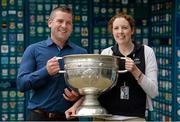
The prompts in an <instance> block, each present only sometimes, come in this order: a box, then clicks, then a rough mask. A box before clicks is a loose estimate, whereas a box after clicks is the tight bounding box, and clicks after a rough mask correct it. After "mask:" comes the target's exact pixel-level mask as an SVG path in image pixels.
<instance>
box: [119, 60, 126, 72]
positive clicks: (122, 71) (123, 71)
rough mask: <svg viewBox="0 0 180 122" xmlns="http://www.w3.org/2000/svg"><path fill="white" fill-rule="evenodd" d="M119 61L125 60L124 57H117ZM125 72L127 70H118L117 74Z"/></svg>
mask: <svg viewBox="0 0 180 122" xmlns="http://www.w3.org/2000/svg"><path fill="white" fill-rule="evenodd" d="M119 58H120V59H122V60H126V57H119ZM126 72H127V70H126V69H125V70H118V73H126Z"/></svg>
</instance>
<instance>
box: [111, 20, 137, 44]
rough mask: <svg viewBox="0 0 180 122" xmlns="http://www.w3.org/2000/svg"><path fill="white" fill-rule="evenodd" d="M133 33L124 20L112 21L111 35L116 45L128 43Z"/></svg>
mask: <svg viewBox="0 0 180 122" xmlns="http://www.w3.org/2000/svg"><path fill="white" fill-rule="evenodd" d="M133 33H134V30H133V29H132V28H131V26H130V24H129V22H128V21H127V20H126V19H125V18H123V17H119V18H116V19H115V20H114V22H113V25H112V34H113V36H114V39H115V40H116V42H117V43H118V44H127V43H129V42H130V41H131V36H132V34H133Z"/></svg>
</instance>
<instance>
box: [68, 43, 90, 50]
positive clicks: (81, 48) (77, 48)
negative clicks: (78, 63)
mask: <svg viewBox="0 0 180 122" xmlns="http://www.w3.org/2000/svg"><path fill="white" fill-rule="evenodd" d="M70 46H71V47H72V48H74V49H76V50H80V51H83V52H87V50H86V49H85V48H83V47H80V46H79V45H77V44H75V43H73V42H70Z"/></svg>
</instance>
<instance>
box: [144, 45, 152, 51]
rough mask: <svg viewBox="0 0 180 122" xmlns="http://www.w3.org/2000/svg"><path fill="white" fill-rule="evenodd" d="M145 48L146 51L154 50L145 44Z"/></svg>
mask: <svg viewBox="0 0 180 122" xmlns="http://www.w3.org/2000/svg"><path fill="white" fill-rule="evenodd" d="M144 50H145V52H153V49H152V48H151V47H150V46H148V45H144Z"/></svg>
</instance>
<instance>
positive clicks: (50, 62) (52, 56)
mask: <svg viewBox="0 0 180 122" xmlns="http://www.w3.org/2000/svg"><path fill="white" fill-rule="evenodd" d="M72 21H73V14H72V11H71V9H70V8H68V7H66V6H61V7H56V8H54V9H53V10H52V12H51V14H50V17H49V19H48V27H49V28H50V29H51V35H50V37H49V38H48V39H47V40H43V41H41V42H37V43H35V44H32V45H30V46H28V47H27V49H26V50H25V52H24V54H23V57H22V62H21V65H20V68H19V72H18V76H17V88H18V89H19V90H20V91H22V92H25V91H28V90H32V97H31V99H30V100H29V103H28V109H30V113H29V117H28V120H43V121H48V120H60V121H65V120H66V117H65V114H64V112H65V111H66V110H67V109H68V108H69V107H71V106H72V105H73V103H74V102H75V101H76V100H77V99H78V98H79V95H78V93H76V92H75V91H73V90H71V89H69V88H68V86H67V85H66V84H65V80H64V74H60V73H58V72H59V71H60V70H63V69H64V62H63V60H59V61H58V58H57V57H63V56H65V55H70V54H84V53H87V51H86V50H85V49H83V48H80V47H79V46H77V45H75V44H74V43H72V42H70V41H69V36H70V35H71V33H72V31H73V24H72Z"/></svg>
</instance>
